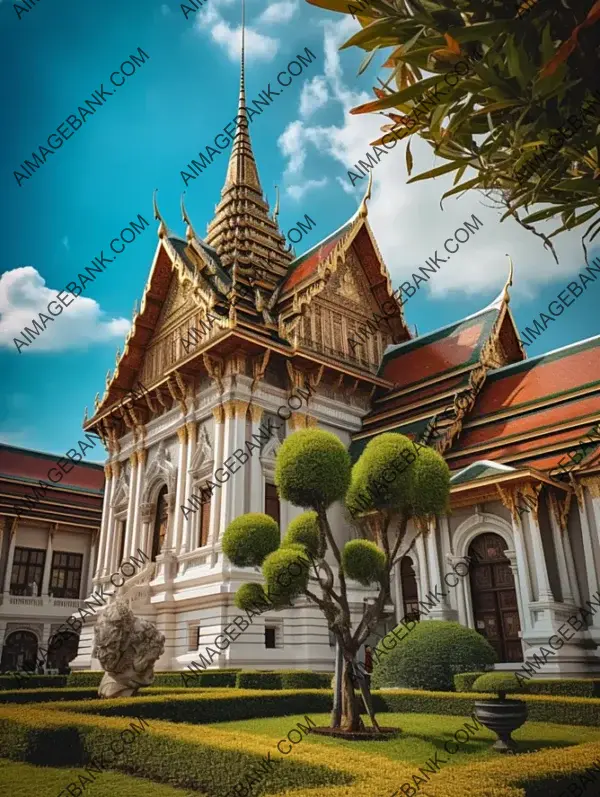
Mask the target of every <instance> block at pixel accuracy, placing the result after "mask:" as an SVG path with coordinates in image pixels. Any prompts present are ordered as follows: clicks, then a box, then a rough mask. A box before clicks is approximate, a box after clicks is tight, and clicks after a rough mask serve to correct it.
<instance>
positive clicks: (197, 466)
mask: <svg viewBox="0 0 600 797" xmlns="http://www.w3.org/2000/svg"><path fill="white" fill-rule="evenodd" d="M213 460H214V455H213V449H212V446H211V444H210V440H209V438H208V432H207V431H206V426H201V427H200V431H199V433H198V447H197V448H196V452H195V454H194V456H193V459H192V462H191V465H190V470H189V472H190V473H191V474H192V476H198V475H199V474H201V473H204V471H206V470H207V469H208V468H210V469H212V463H213Z"/></svg>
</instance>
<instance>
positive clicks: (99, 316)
mask: <svg viewBox="0 0 600 797" xmlns="http://www.w3.org/2000/svg"><path fill="white" fill-rule="evenodd" d="M56 294H57V291H56V290H51V289H50V288H47V287H46V283H45V281H44V279H43V277H42V276H41V275H40V274H39V273H38V271H37V270H36V269H35V268H33V266H21V267H19V268H14V269H12V270H11V271H6V272H5V273H4V274H3V275H2V276H1V277H0V346H1V347H4V348H7V349H12V350H13V351H17V347H16V345H15V342H14V340H13V338H18V339H20V340H21V341H23V340H25V341H26V342H29V341H30V340H32V336H30V335H23V334H22V331H23V329H24V327H26V326H27V327H29V328H30V329H32V331H34V330H33V327H32V321H33V320H36V321H37V322H38V325H39V328H41V329H42V330H43V331H42V332H40V333H39V334H38V335H37V336H35V337H33V342H32V343H29V346H25V347H19V349H20V353H21V354H26V353H27V351H28V350H29V349H30V348H31V351H65V350H67V349H75V348H87V346H88V345H89V344H91V343H97V342H103V341H108V340H113V339H115V338H123V336H124V335H125V333H126V332H127V331H128V330H129V327H130V322H129V321H128V320H127V319H126V318H113V319H107V318H105V314H104V312H103V311H102V310H101V309H100V305H99V304H98V302H96V301H95V300H94V299H88V298H86V297H84V296H79V297H77V298H75V299H74V300H73V302H72V303H71V304H69V306H68V307H66V306H64V305H61V303H60V302H58V303H57V304H58V305H59V306H61V307H62V308H63V309H62V313H61V314H60V315H57V316H56V317H54V316H52V314H51V313H50V312H49V311H48V303H49V302H51V301H56ZM53 310H54V312H58V310H57V307H56V306H55V305H53ZM40 312H43V313H44V314H45V315H47V316H49V317H50V318H52V319H53V320H51V321H46V322H45V324H46V329H43V326H44V321H43V320H42V321H40V318H39V313H40ZM34 335H35V331H34Z"/></svg>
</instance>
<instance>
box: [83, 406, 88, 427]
mask: <svg viewBox="0 0 600 797" xmlns="http://www.w3.org/2000/svg"><path fill="white" fill-rule="evenodd" d="M87 422H88V408H87V407H86V408H85V410H84V411H83V423H84V424H86V423H87Z"/></svg>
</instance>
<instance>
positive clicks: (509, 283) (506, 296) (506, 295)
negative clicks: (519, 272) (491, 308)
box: [502, 254, 514, 304]
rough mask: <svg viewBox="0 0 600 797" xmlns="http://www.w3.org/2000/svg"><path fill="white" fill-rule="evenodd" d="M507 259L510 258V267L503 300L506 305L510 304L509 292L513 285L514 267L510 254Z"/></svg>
mask: <svg viewBox="0 0 600 797" xmlns="http://www.w3.org/2000/svg"><path fill="white" fill-rule="evenodd" d="M506 257H507V258H508V263H509V266H508V279H507V280H506V285H505V286H504V293H503V295H502V300H503V301H504V302H505V304H509V303H510V294H509V292H508V289H509V288H510V287H511V286H512V284H513V274H514V266H513V262H512V258H511V256H510V255H509V254H507V255H506Z"/></svg>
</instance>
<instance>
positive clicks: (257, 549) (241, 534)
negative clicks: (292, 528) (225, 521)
mask: <svg viewBox="0 0 600 797" xmlns="http://www.w3.org/2000/svg"><path fill="white" fill-rule="evenodd" d="M278 547H279V526H278V525H277V523H276V522H275V521H274V520H273V518H272V517H271V516H270V515H263V514H262V513H261V512H249V513H248V514H246V515H241V516H240V517H238V518H236V519H235V520H232V521H231V523H230V524H229V525H228V526H227V528H226V529H225V533H224V534H223V552H224V554H225V556H226V557H227V558H228V559H229V561H230V562H232V563H233V564H234V565H237V566H238V567H260V565H262V563H263V562H264V560H265V557H267V556H268V555H269V554H270V553H271V552H272V551H275V550H276V549H277V548H278Z"/></svg>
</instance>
